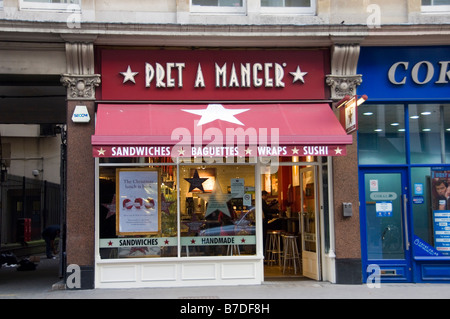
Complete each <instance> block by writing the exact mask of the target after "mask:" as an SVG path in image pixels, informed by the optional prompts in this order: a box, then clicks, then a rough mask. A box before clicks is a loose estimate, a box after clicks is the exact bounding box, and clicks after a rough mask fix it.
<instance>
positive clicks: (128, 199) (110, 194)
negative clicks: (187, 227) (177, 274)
mask: <svg viewBox="0 0 450 319" xmlns="http://www.w3.org/2000/svg"><path fill="white" fill-rule="evenodd" d="M99 177H100V178H99V226H100V256H101V258H104V259H109V258H130V257H176V256H177V233H178V228H177V205H176V202H177V195H176V184H177V180H176V167H175V166H174V165H157V164H156V165H155V164H150V165H146V166H101V167H100V168H99Z"/></svg>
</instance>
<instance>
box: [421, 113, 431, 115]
mask: <svg viewBox="0 0 450 319" xmlns="http://www.w3.org/2000/svg"><path fill="white" fill-rule="evenodd" d="M420 114H422V115H430V114H431V112H422V113H420Z"/></svg>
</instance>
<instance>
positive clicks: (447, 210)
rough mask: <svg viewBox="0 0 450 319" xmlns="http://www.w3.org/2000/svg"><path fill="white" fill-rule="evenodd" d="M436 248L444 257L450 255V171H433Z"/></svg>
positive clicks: (435, 169) (434, 169) (436, 169)
mask: <svg viewBox="0 0 450 319" xmlns="http://www.w3.org/2000/svg"><path fill="white" fill-rule="evenodd" d="M431 181H432V185H431V200H432V205H433V228H434V236H433V237H434V247H435V249H436V250H437V251H438V252H440V253H441V254H443V255H449V254H450V187H449V181H450V170H446V169H444V168H443V167H437V168H432V169H431Z"/></svg>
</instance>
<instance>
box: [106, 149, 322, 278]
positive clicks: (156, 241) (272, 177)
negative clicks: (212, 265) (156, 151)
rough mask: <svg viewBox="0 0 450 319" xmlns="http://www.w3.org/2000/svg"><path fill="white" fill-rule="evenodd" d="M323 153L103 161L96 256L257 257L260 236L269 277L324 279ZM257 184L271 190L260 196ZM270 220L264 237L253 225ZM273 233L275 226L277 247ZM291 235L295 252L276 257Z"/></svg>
mask: <svg viewBox="0 0 450 319" xmlns="http://www.w3.org/2000/svg"><path fill="white" fill-rule="evenodd" d="M326 159H327V158H326V157H323V158H322V157H313V156H306V157H299V156H294V157H281V158H280V160H281V161H280V162H278V161H277V162H276V163H270V165H265V164H259V165H257V164H256V163H252V160H251V159H249V158H247V159H243V160H242V159H241V160H239V163H206V162H202V163H198V161H196V160H194V161H192V162H186V161H183V162H180V163H178V164H177V163H174V162H173V161H172V159H170V158H144V157H140V158H101V159H100V160H99V183H98V189H99V199H100V200H99V201H100V209H99V221H98V223H99V234H100V238H99V254H100V259H101V260H105V261H106V260H117V259H123V260H127V259H130V258H139V259H140V260H143V259H142V258H150V259H152V260H155V258H162V259H164V258H191V259H192V258H194V259H196V258H198V257H200V258H202V257H219V258H230V257H231V258H232V257H236V256H239V257H243V256H254V257H256V256H257V255H258V249H257V247H258V245H259V244H258V242H259V243H261V242H262V251H263V253H262V255H263V256H264V259H265V264H264V276H265V278H266V279H270V278H280V277H283V276H287V277H291V278H294V277H297V278H301V277H303V276H307V277H310V278H314V279H320V276H321V275H320V269H319V268H318V267H319V257H320V250H321V249H324V250H325V251H326V250H327V249H328V248H329V227H328V225H329V222H328V215H327V214H324V211H323V207H328V197H327V194H328V182H327V180H328V176H327V174H325V175H323V174H322V173H323V172H327V161H326ZM317 160H320V163H319V162H317ZM216 161H217V162H222V161H219V160H218V159H216ZM236 161H237V160H236ZM318 176H322V182H320V181H319V179H318ZM257 189H259V190H260V192H261V193H262V194H263V193H266V194H267V196H266V197H262V196H256V191H257ZM324 194H325V195H324ZM257 198H258V199H259V200H261V203H262V201H265V202H266V203H267V207H269V206H270V216H269V210H265V209H264V207H265V206H264V205H263V215H264V213H265V214H266V215H267V216H264V217H263V218H261V217H260V216H258V214H257V212H256V207H257V206H259V205H256V203H255V201H256V200H257ZM319 206H320V207H322V209H319ZM264 221H265V222H267V227H265V226H263V234H262V241H261V240H260V238H259V237H257V233H259V231H257V227H258V225H261V224H262V223H263V222H264ZM320 225H321V227H319V226H320ZM320 229H322V230H320ZM323 231H325V234H324V233H323ZM267 232H277V233H278V235H279V238H278V239H279V240H280V241H279V246H277V247H274V246H273V243H270V240H269V238H268V237H267ZM287 235H289V236H292V238H293V242H294V243H295V247H296V251H297V252H298V256H297V258H298V259H293V260H288V261H286V263H285V262H284V260H283V256H282V255H277V256H276V258H279V260H273V258H272V257H273V256H274V253H278V254H281V253H282V252H283V248H284V247H283V245H287V244H286V243H285V242H284V236H287ZM320 238H323V239H324V240H323V242H321V240H320ZM322 247H323V248H322ZM274 248H278V249H279V251H274V250H273V249H274ZM271 258H272V259H271ZM294 262H295V263H294Z"/></svg>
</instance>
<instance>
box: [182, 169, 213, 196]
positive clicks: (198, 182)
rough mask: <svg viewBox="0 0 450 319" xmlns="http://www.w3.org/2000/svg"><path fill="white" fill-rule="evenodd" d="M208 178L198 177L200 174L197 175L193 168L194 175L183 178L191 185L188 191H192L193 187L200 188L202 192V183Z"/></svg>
mask: <svg viewBox="0 0 450 319" xmlns="http://www.w3.org/2000/svg"><path fill="white" fill-rule="evenodd" d="M207 179H208V178H200V176H199V175H198V171H197V170H195V172H194V176H193V177H192V178H185V180H186V181H187V182H189V183H190V184H191V185H190V186H189V192H192V191H193V190H194V189H196V188H198V189H199V190H201V191H202V192H204V191H205V190H204V189H203V185H202V184H203V183H204V182H205V181H206V180H207Z"/></svg>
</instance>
